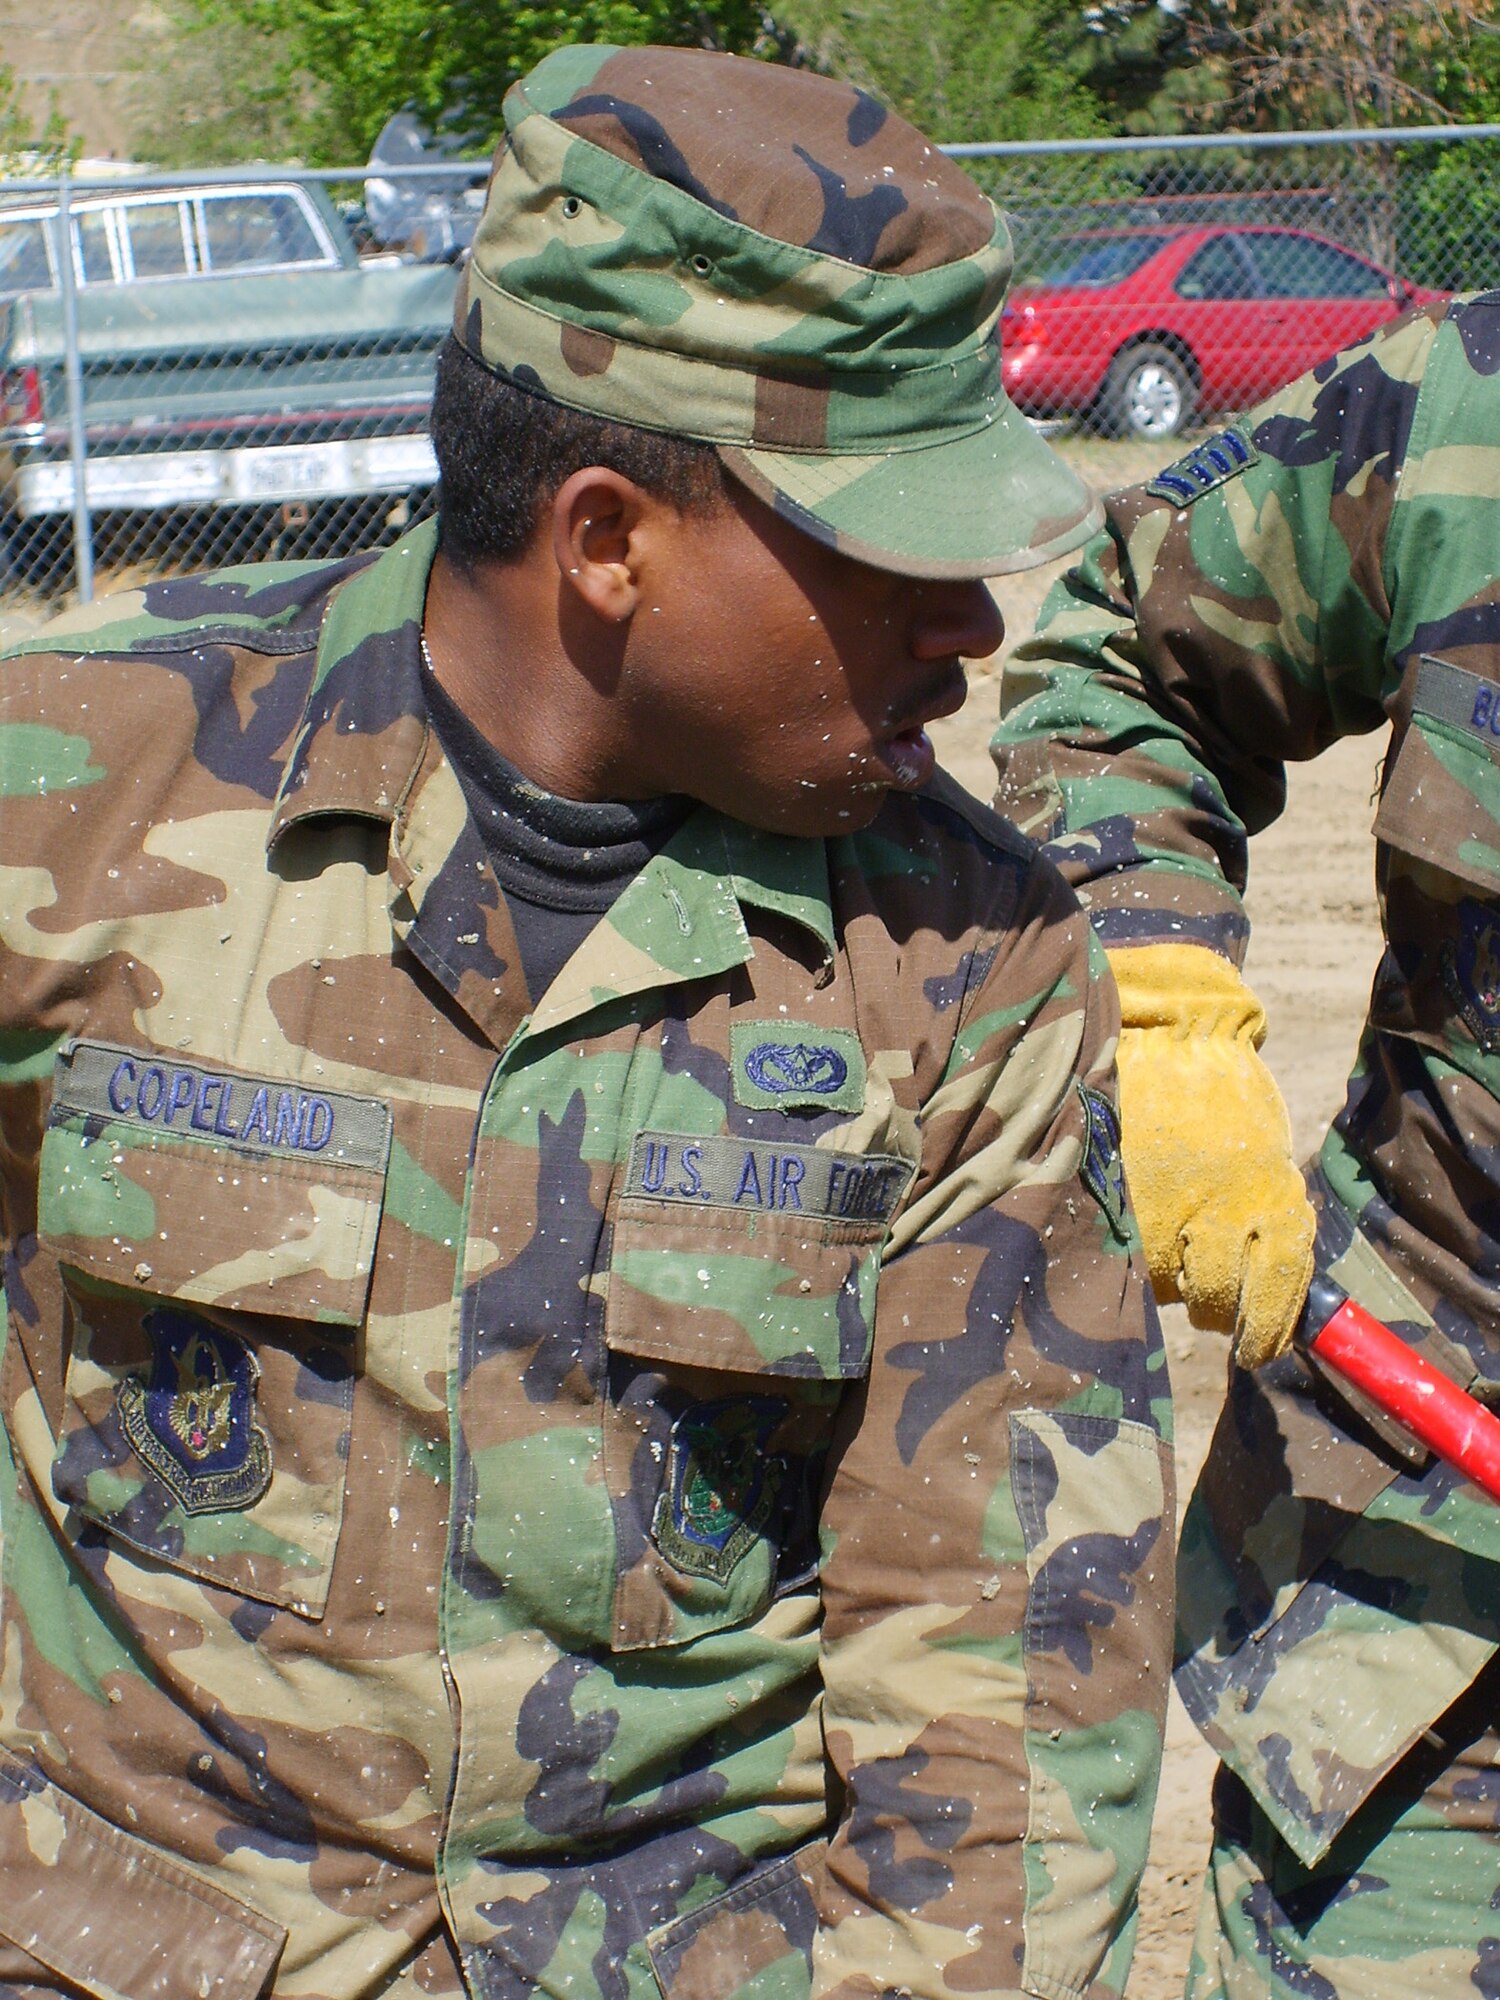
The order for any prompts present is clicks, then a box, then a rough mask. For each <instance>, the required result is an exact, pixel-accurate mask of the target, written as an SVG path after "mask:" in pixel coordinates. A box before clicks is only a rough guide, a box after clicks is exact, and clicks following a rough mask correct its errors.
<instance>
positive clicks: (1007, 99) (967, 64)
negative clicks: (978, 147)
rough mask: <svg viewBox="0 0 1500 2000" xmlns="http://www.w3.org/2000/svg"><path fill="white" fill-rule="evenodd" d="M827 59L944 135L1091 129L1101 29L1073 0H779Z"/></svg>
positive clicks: (1008, 135) (1098, 113)
mask: <svg viewBox="0 0 1500 2000" xmlns="http://www.w3.org/2000/svg"><path fill="white" fill-rule="evenodd" d="M776 17H777V19H778V20H779V21H781V22H783V23H785V24H786V25H787V26H788V27H790V28H792V29H793V30H795V32H796V34H797V35H798V37H799V38H800V39H801V41H802V42H803V43H804V44H805V45H806V47H807V48H808V49H809V50H810V51H811V53H812V55H813V57H814V59H815V60H816V61H817V62H818V64H819V66H820V67H821V68H825V69H828V70H831V71H833V72H834V73H835V74H836V75H839V76H846V77H848V78H849V79H850V80H851V81H852V82H855V83H858V84H860V85H861V86H862V87H864V88H865V89H867V90H869V91H870V92H871V94H872V95H874V96H876V97H879V98H881V99H883V100H884V101H885V102H886V103H887V104H890V105H891V106H892V107H893V108H894V109H895V110H897V111H899V112H900V113H901V114H902V116H903V117H906V118H909V119H910V120H911V121H912V123H913V124H915V125H917V126H920V127H921V129H922V130H923V131H924V132H929V133H931V135H932V136H933V137H934V138H935V139H938V140H941V141H944V142H949V143H951V142H956V141H961V140H976V139H1056V138H1064V137H1092V136H1096V135H1101V134H1105V133H1108V132H1109V131H1110V130H1111V129H1113V128H1112V125H1111V121H1110V119H1109V116H1108V114H1107V111H1106V108H1105V106H1104V105H1103V103H1102V102H1101V100H1100V99H1099V97H1098V95H1097V94H1096V93H1095V92H1094V91H1093V90H1092V89H1091V88H1090V86H1089V83H1088V81H1087V78H1088V73H1089V71H1090V69H1091V68H1092V67H1093V66H1094V64H1095V63H1096V61H1097V57H1098V49H1097V37H1096V35H1095V34H1094V32H1093V31H1092V30H1091V28H1090V24H1089V21H1088V19H1087V17H1086V15H1085V13H1084V11H1083V10H1082V9H1081V8H1080V7H1079V6H1077V5H1076V4H1068V0H778V4H777V7H776Z"/></svg>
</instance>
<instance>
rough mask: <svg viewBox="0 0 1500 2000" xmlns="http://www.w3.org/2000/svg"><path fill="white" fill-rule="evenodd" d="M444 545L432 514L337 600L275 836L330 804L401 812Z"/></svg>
mask: <svg viewBox="0 0 1500 2000" xmlns="http://www.w3.org/2000/svg"><path fill="white" fill-rule="evenodd" d="M436 553H437V522H436V521H435V520H429V521H423V522H421V523H420V524H419V525H418V526H417V527H415V528H413V529H412V530H411V532H410V533H409V534H406V535H403V536H402V537H401V539H400V541H398V542H395V543H393V544H392V546H391V547H390V548H388V549H387V550H386V551H385V552H384V554H383V555H381V556H379V557H377V559H376V560H375V561H374V562H373V563H371V564H370V566H369V567H368V568H367V569H362V570H358V571H356V572H355V574H354V575H353V576H352V577H350V578H349V579H348V581H347V582H346V583H344V584H343V585H342V586H341V587H340V589H339V590H338V592H337V594H336V595H335V596H334V597H333V599H332V601H331V602H330V604H329V606H328V609H327V611H326V613H325V614H324V618H323V626H322V630H321V632H320V633H319V635H318V660H317V667H316V670H315V671H314V674H313V683H312V687H311V688H310V689H309V691H308V697H307V704H306V707H305V708H304V710H303V715H302V727H301V729H300V730H299V732H298V735H297V741H296V743H295V744H294V745H293V748H292V754H291V757H290V758H289V759H288V762H287V766H286V771H285V773H284V775H283V777H282V781H281V789H280V791H279V792H278V793H277V798H276V809H275V812H274V814H273V816H272V820H271V826H270V830H269V834H268V837H267V843H266V844H267V846H268V847H274V846H275V845H276V842H277V841H278V840H279V839H280V838H281V836H282V834H283V833H284V832H285V831H286V830H287V828H288V827H290V826H295V825H296V824H297V823H298V822H299V821H301V820H304V819H309V818H311V817H313V816H314V815H316V814H320V813H353V814H357V815H359V816H361V817H363V818H367V819H382V820H385V821H387V822H390V821H392V820H394V819H395V818H396V816H397V814H398V813H399V812H400V811H401V808H402V806H403V804H404V802H405V800H406V797H407V794H408V793H409V791H410V790H411V787H412V785H413V783H414V781H415V779H416V776H417V773H418V771H419V770H420V769H421V766H422V758H423V752H424V750H425V749H426V745H427V735H428V722H427V709H426V704H425V702H424V701H423V698H422V606H423V604H424V603H425V601H426V597H427V578H428V574H429V572H430V571H431V568H432V559H433V557H434V555H435V554H436Z"/></svg>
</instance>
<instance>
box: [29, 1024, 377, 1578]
mask: <svg viewBox="0 0 1500 2000" xmlns="http://www.w3.org/2000/svg"><path fill="white" fill-rule="evenodd" d="M390 1137H391V1119H390V1112H389V1108H388V1107H387V1106H386V1105H384V1104H381V1103H380V1102H378V1101H377V1100H374V1099H370V1098H361V1097H351V1096H345V1095H339V1094H335V1093H332V1092H329V1093H320V1092H317V1091H308V1090H306V1089H303V1088H299V1087H298V1086H296V1085H293V1084H288V1083H277V1082H275V1081H268V1080H266V1079H263V1078H257V1077H253V1076H245V1075H244V1074H242V1073H239V1072H230V1071H227V1070H224V1069H219V1068H209V1067H206V1066H204V1065H203V1064H198V1063H192V1062H178V1061H175V1060H171V1059H165V1060H163V1059H158V1058H156V1057H154V1056H152V1055H150V1054H146V1053H142V1052H140V1051H135V1050H129V1049H122V1048H118V1047H115V1046H114V1045H112V1044H109V1043H103V1042H76V1043H74V1044H72V1045H71V1046H70V1047H69V1048H68V1049H67V1050H65V1051H64V1053H63V1055H62V1056H61V1057H60V1058H59V1060H58V1065H57V1073H56V1079H55V1087H54V1095H53V1102H52V1108H51V1111H50V1114H49V1119H48V1126H47V1130H46V1133H45V1135H44V1137H43V1142H42V1150H41V1171H40V1185H39V1188H38V1220H39V1228H38V1234H39V1237H40V1240H41V1243H42V1246H43V1248H44V1249H46V1250H47V1251H49V1252H50V1253H51V1254H52V1255H53V1256H54V1257H56V1259H57V1260H58V1263H59V1265H60V1266H61V1272H62V1281H63V1285H64V1289H65V1292H66V1297H67V1305H68V1315H69V1320H68V1329H67V1352H66V1369H65V1375H64V1382H63V1403H62V1417H61V1427H60V1430H59V1433H58V1436H57V1439H56V1450H55V1457H54V1460H53V1463H52V1467H51V1483H52V1489H53V1492H54V1493H55V1494H56V1496H57V1498H58V1499H59V1500H60V1501H62V1502H63V1503H64V1505H66V1506H67V1507H69V1508H70V1509H71V1510H72V1511H73V1512H74V1513H75V1514H76V1515H77V1516H78V1517H80V1518H82V1519H84V1520H89V1521H93V1522H95V1523H97V1524H98V1525H99V1526H101V1527H103V1528H104V1529H106V1530H107V1531H108V1532H109V1533H110V1534H111V1535H113V1536H115V1537H116V1538H117V1539H119V1540H120V1541H123V1542H126V1543H129V1544H130V1545H132V1546H134V1547H136V1548H138V1549H141V1550H143V1551H145V1552H146V1553H147V1554H149V1555H151V1556H153V1557H154V1558H156V1559H157V1560H158V1561H160V1562H162V1563H164V1564H166V1565H167V1566H168V1567H169V1568H171V1569H175V1570H178V1571H181V1572H184V1573H186V1574H188V1575H191V1576H196V1577H199V1578H202V1579H204V1580H205V1581H207V1582H209V1583H212V1584H214V1585H216V1586H219V1587H221V1588H224V1589H228V1590H232V1591H236V1592H239V1593H241V1594H243V1595H245V1596H247V1597H254V1598H258V1599H261V1600H262V1601H265V1602H268V1603H273V1604H280V1605H285V1606H287V1607H289V1608H290V1609H292V1610H295V1611H297V1612H299V1613H301V1614H302V1615H304V1616H312V1617H316V1616H319V1615H321V1613H322V1611H323V1609H324V1607H325V1606H326V1603H327V1596H328V1589H329V1583H330V1579H331V1574H332V1565H333V1555H334V1550H335V1548H336V1546H337V1542H338V1538H339V1533H340V1529H341V1524H342V1520H343V1508H344V1490H345V1472H346V1466H347V1461H348V1453H349V1424H350V1413H351V1410H352V1406H353V1394H354V1368H355V1360H356V1356H355V1352H354V1349H353V1346H352V1344H351V1342H350V1340H349V1336H348V1333H347V1332H346V1331H345V1329H347V1328H349V1327H351V1326H355V1325H357V1324H358V1323H359V1322H360V1320H361V1318H362V1317H363V1314H364V1308H365V1301H366V1296H367V1292H368V1289H369V1283H370V1274H371V1270H372V1267H373V1263H374V1253H375V1240H376V1234H377V1231H378V1228H379V1223H380V1215H381V1204H382V1194H383V1188H384V1179H385V1168H386V1161H387V1157H388V1154H389V1149H390ZM36 1470H37V1471H38V1472H39V1473H40V1472H41V1471H42V1470H43V1468H36Z"/></svg>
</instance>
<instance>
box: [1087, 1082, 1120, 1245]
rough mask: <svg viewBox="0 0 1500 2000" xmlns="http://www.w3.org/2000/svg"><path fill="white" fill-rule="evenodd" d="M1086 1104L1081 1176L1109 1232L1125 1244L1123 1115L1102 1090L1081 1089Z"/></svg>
mask: <svg viewBox="0 0 1500 2000" xmlns="http://www.w3.org/2000/svg"><path fill="white" fill-rule="evenodd" d="M1078 1095H1079V1098H1080V1099H1081V1100H1082V1103H1083V1116H1084V1121H1085V1122H1084V1139H1083V1160H1082V1162H1081V1164H1080V1165H1079V1169H1078V1176H1079V1179H1080V1180H1081V1181H1082V1182H1083V1184H1084V1186H1085V1187H1086V1188H1087V1189H1088V1191H1089V1193H1090V1194H1091V1195H1092V1196H1093V1197H1094V1199H1095V1201H1097V1202H1098V1204H1099V1206H1100V1207H1101V1208H1102V1209H1103V1210H1104V1213H1105V1216H1106V1218H1107V1220H1108V1222H1109V1226H1110V1228H1111V1229H1112V1230H1113V1231H1114V1233H1115V1235H1116V1236H1118V1237H1119V1239H1120V1241H1121V1242H1122V1243H1124V1242H1127V1241H1128V1240H1129V1236H1130V1232H1129V1230H1128V1229H1127V1227H1126V1225H1125V1162H1124V1161H1123V1160H1122V1159H1121V1158H1120V1114H1119V1113H1118V1112H1117V1111H1116V1110H1115V1107H1114V1106H1113V1105H1112V1104H1111V1103H1110V1101H1109V1099H1108V1098H1107V1097H1106V1096H1105V1095H1104V1093H1103V1091H1102V1090H1091V1089H1090V1087H1089V1086H1088V1084H1086V1083H1080V1084H1079V1085H1078Z"/></svg>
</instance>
